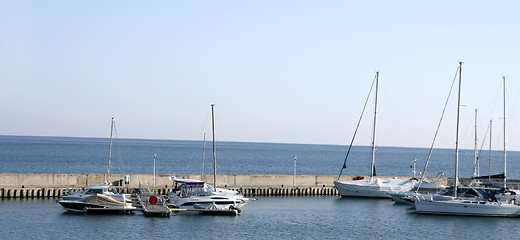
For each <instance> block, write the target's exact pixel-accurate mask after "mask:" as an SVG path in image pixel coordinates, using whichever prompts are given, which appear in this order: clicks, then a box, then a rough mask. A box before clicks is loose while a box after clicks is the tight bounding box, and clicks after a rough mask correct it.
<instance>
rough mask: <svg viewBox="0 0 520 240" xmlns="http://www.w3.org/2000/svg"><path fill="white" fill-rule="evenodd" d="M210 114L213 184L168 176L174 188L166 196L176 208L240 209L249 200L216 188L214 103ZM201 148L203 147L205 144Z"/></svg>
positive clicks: (235, 192) (234, 192)
mask: <svg viewBox="0 0 520 240" xmlns="http://www.w3.org/2000/svg"><path fill="white" fill-rule="evenodd" d="M211 116H212V117H211V119H212V132H213V186H210V185H208V184H206V183H205V182H204V181H202V180H194V179H176V178H175V177H173V176H172V177H170V180H171V181H173V183H174V190H173V193H172V194H171V195H170V196H168V201H169V202H170V203H172V204H173V205H174V207H176V208H185V209H193V208H198V209H204V208H207V209H211V208H215V207H216V208H218V209H240V207H242V206H244V205H245V204H246V203H247V202H248V201H249V198H245V197H244V196H242V195H240V194H239V193H238V192H237V191H232V190H228V189H223V188H217V170H216V169H217V160H216V158H217V155H216V149H215V114H214V104H211ZM205 136H206V135H204V140H205V139H206V138H205ZM203 148H205V144H204V147H203ZM203 156H204V155H203ZM203 159H204V157H203ZM203 166H204V163H203ZM203 173H204V168H203V170H202V172H201V179H202V175H203Z"/></svg>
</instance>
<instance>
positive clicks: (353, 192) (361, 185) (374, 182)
mask: <svg viewBox="0 0 520 240" xmlns="http://www.w3.org/2000/svg"><path fill="white" fill-rule="evenodd" d="M334 186H336V189H338V192H339V194H340V195H341V196H342V197H368V198H391V196H390V193H391V192H398V191H409V190H410V189H412V187H413V181H411V180H402V179H367V180H354V181H346V182H339V181H334Z"/></svg>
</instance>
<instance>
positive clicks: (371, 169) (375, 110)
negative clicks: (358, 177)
mask: <svg viewBox="0 0 520 240" xmlns="http://www.w3.org/2000/svg"><path fill="white" fill-rule="evenodd" d="M378 93H379V72H377V73H376V99H375V104H374V105H375V107H374V128H373V133H372V164H371V165H370V166H371V168H370V177H371V178H372V177H374V175H375V174H376V173H375V165H374V162H375V157H376V123H377V95H378Z"/></svg>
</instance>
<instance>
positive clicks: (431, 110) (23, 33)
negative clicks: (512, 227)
mask: <svg viewBox="0 0 520 240" xmlns="http://www.w3.org/2000/svg"><path fill="white" fill-rule="evenodd" d="M519 5H520V4H519V3H518V2H516V1H500V2H489V1H433V2H423V1H418V2H417V1H36V0H35V1H0V34H1V37H0V86H1V87H0V112H1V115H0V135H44V136H74V137H108V134H109V131H110V128H109V127H110V125H109V124H110V118H111V117H112V116H114V117H115V118H116V123H117V127H118V133H119V137H123V138H153V139H179V140H201V139H202V133H203V132H205V131H207V132H208V133H209V131H210V124H209V123H210V104H211V103H215V104H216V113H217V139H218V140H222V141H254V142H282V143H311V144H348V143H349V142H350V138H351V136H352V133H353V132H354V129H355V124H356V122H357V119H358V117H359V114H360V111H361V108H362V105H363V102H364V100H365V97H366V94H367V92H368V89H369V87H370V84H371V81H372V79H373V77H374V75H375V72H376V71H380V72H381V85H380V106H379V108H380V109H379V110H380V111H379V116H380V117H379V119H378V121H379V122H378V129H377V131H378V139H377V142H378V145H380V146H411V147H428V146H429V145H430V144H431V141H432V138H433V134H434V132H435V128H436V126H437V122H438V119H439V117H440V114H441V111H442V107H443V104H444V101H445V98H446V95H447V93H448V90H449V87H450V84H451V81H452V79H453V77H454V74H455V71H456V68H457V65H458V62H459V61H463V62H464V73H463V84H464V86H463V89H462V92H463V96H462V98H463V104H464V105H465V107H464V109H463V112H462V113H463V119H462V124H463V126H462V140H461V142H462V145H463V147H466V148H472V146H473V127H474V126H473V125H474V123H473V121H474V120H473V116H474V114H473V112H474V109H475V108H478V109H479V111H480V114H479V131H480V135H481V136H483V135H484V132H485V129H486V127H487V124H488V122H489V119H491V118H493V119H494V121H495V124H494V133H495V134H494V136H493V138H494V139H496V141H495V143H494V148H496V149H500V148H501V144H502V141H501V138H502V133H501V132H502V130H501V128H502V123H501V119H499V118H500V115H501V114H502V100H501V97H502V96H501V86H502V84H501V78H502V76H504V75H505V76H507V77H508V93H509V96H508V104H509V105H508V108H509V116H508V120H507V121H508V129H509V131H508V147H509V148H510V149H517V150H518V149H520V131H519V130H520V129H519V128H518V123H519V118H518V117H517V116H518V108H519V107H518V104H516V103H518V100H519V95H520V94H519V93H520V84H519V82H520V68H519V66H520V57H519V56H520V44H519V43H520V30H519V29H520V27H519V26H520V15H519V14H518V9H520V6H519ZM453 99H455V98H453ZM368 111H369V114H367V116H366V119H365V120H364V121H363V124H362V130H361V131H360V133H359V138H358V140H357V141H356V144H357V145H369V144H370V138H371V136H370V133H371V118H372V105H369V109H368ZM455 111H456V102H455V101H451V102H450V106H449V108H448V113H447V116H446V121H445V122H444V123H443V128H442V129H441V133H440V136H439V142H438V143H439V144H438V146H439V147H447V148H453V147H454V142H455V131H454V127H455ZM515 112H516V115H515Z"/></svg>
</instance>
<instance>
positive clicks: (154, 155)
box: [153, 153, 157, 189]
mask: <svg viewBox="0 0 520 240" xmlns="http://www.w3.org/2000/svg"><path fill="white" fill-rule="evenodd" d="M156 156H157V154H155V153H154V154H153V189H155V157H156Z"/></svg>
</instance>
